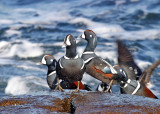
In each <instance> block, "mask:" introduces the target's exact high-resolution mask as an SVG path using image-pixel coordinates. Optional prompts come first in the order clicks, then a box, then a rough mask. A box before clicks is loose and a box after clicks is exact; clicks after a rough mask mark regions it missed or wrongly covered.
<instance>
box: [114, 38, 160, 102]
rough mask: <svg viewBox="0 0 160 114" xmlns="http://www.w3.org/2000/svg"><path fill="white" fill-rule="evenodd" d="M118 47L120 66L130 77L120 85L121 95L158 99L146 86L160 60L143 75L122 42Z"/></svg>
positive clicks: (118, 42)
mask: <svg viewBox="0 0 160 114" xmlns="http://www.w3.org/2000/svg"><path fill="white" fill-rule="evenodd" d="M117 45H118V62H119V65H120V66H121V67H122V68H124V69H125V71H126V74H127V76H128V80H127V81H123V82H121V84H120V87H121V93H122V94H131V95H138V96H145V97H150V98H155V99H158V98H157V97H156V96H155V95H154V94H153V93H152V92H151V90H149V89H148V88H147V86H146V84H147V83H148V82H149V80H150V77H151V74H152V71H153V70H154V69H155V68H156V67H157V66H158V65H159V64H160V60H157V61H156V62H155V63H153V64H152V65H151V66H150V67H149V68H147V69H146V70H145V71H144V72H143V73H142V72H141V70H140V68H139V67H138V66H137V65H136V63H135V62H134V59H133V56H132V55H131V53H130V52H129V50H128V49H127V47H126V46H125V45H123V44H122V42H121V41H120V40H118V41H117Z"/></svg>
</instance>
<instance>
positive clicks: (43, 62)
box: [41, 56, 47, 65]
mask: <svg viewBox="0 0 160 114" xmlns="http://www.w3.org/2000/svg"><path fill="white" fill-rule="evenodd" d="M45 57H46V56H44V57H43V58H42V61H41V62H42V64H45V65H46V64H47V63H46V60H45Z"/></svg>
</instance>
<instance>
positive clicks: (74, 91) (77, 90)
mask: <svg viewBox="0 0 160 114" xmlns="http://www.w3.org/2000/svg"><path fill="white" fill-rule="evenodd" d="M79 91H80V90H79V81H78V86H77V89H75V90H73V91H72V93H76V92H79Z"/></svg>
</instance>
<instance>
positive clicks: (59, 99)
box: [0, 92, 160, 114]
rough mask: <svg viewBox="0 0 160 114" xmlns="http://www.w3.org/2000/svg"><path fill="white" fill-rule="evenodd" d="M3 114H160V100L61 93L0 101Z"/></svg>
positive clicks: (96, 93)
mask: <svg viewBox="0 0 160 114" xmlns="http://www.w3.org/2000/svg"><path fill="white" fill-rule="evenodd" d="M0 112H1V113H12V114H13V113H23V114H28V113H36V114H37V113H120V112H121V113H144V114H145V113H160V100H159V99H151V98H146V97H141V96H131V95H121V94H109V93H98V92H79V93H70V92H59V93H58V94H57V93H56V94H55V95H54V93H52V94H51V95H36V96H33V95H24V96H14V97H5V98H1V99H0Z"/></svg>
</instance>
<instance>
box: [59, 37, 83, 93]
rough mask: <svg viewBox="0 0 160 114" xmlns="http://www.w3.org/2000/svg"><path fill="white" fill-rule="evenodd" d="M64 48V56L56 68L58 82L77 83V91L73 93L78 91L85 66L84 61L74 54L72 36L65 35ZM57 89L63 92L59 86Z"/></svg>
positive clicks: (74, 46) (74, 42) (74, 41)
mask: <svg viewBox="0 0 160 114" xmlns="http://www.w3.org/2000/svg"><path fill="white" fill-rule="evenodd" d="M63 46H65V47H66V54H65V56H63V57H61V58H60V59H59V61H58V64H57V66H56V71H57V77H58V80H59V79H62V80H64V81H67V82H75V81H78V85H77V89H76V90H75V91H74V92H77V91H79V82H80V81H81V80H82V77H83V74H84V71H85V66H84V64H85V63H84V61H83V59H81V58H80V57H79V56H78V55H77V52H76V47H77V46H76V40H75V39H74V38H73V36H72V35H67V36H66V37H65V39H64V45H63ZM57 88H58V89H60V90H63V89H62V88H61V87H60V85H59V84H58V86H57Z"/></svg>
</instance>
